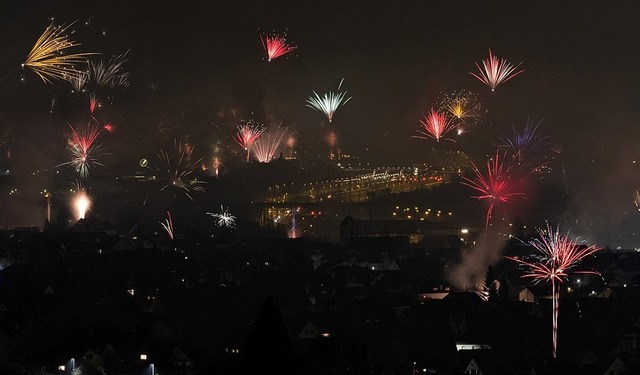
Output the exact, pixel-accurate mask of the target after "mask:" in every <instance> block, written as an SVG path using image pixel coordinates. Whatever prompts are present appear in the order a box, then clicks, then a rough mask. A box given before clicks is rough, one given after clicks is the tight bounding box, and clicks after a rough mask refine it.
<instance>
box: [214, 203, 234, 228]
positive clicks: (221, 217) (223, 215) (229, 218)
mask: <svg viewBox="0 0 640 375" xmlns="http://www.w3.org/2000/svg"><path fill="white" fill-rule="evenodd" d="M207 215H210V216H213V218H214V219H216V220H217V221H216V224H217V225H218V226H219V227H226V228H233V227H235V225H236V217H235V216H233V215H231V214H230V213H229V209H228V208H227V209H225V208H224V207H223V206H222V205H220V213H214V212H207Z"/></svg>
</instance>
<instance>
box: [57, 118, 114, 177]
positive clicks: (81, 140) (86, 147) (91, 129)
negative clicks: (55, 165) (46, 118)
mask: <svg viewBox="0 0 640 375" xmlns="http://www.w3.org/2000/svg"><path fill="white" fill-rule="evenodd" d="M69 127H70V128H71V136H70V137H69V140H68V142H67V149H68V150H69V152H70V153H71V160H70V161H68V162H66V163H62V164H60V165H71V166H72V167H74V168H75V171H76V173H78V175H80V177H81V178H83V179H85V180H86V179H87V178H88V177H89V170H90V169H91V167H92V166H93V165H99V166H104V165H103V164H102V163H100V162H98V161H97V159H96V158H97V156H99V155H100V153H101V151H102V145H101V144H99V143H97V142H96V141H97V140H98V137H99V136H100V134H101V132H102V128H100V127H97V126H93V125H92V124H91V123H89V124H87V127H86V128H85V129H84V130H83V131H76V130H75V129H74V128H73V127H72V126H71V125H69Z"/></svg>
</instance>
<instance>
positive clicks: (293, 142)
mask: <svg viewBox="0 0 640 375" xmlns="http://www.w3.org/2000/svg"><path fill="white" fill-rule="evenodd" d="M295 145H296V138H295V137H294V136H293V134H291V135H289V138H288V139H287V146H289V158H290V159H293V147H294V146H295Z"/></svg>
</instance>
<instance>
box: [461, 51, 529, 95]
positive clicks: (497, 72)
mask: <svg viewBox="0 0 640 375" xmlns="http://www.w3.org/2000/svg"><path fill="white" fill-rule="evenodd" d="M521 64H522V63H520V64H518V65H515V66H514V65H512V64H511V63H509V62H507V60H505V59H503V58H498V57H497V56H494V55H493V53H491V50H489V57H488V58H487V59H486V60H482V68H481V67H480V65H478V63H476V67H478V71H479V72H480V74H479V75H478V74H475V73H473V72H469V74H471V75H472V76H474V77H475V78H477V79H478V80H479V81H480V82H482V83H484V84H485V85H487V86H488V87H489V88H490V89H491V91H495V89H496V87H497V86H498V85H499V84H501V83H503V82H507V81H508V80H510V79H511V78H513V77H515V76H517V75H518V74H520V73H522V72H524V70H519V71H516V69H518V67H519V66H520V65H521Z"/></svg>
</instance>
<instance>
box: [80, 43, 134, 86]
mask: <svg viewBox="0 0 640 375" xmlns="http://www.w3.org/2000/svg"><path fill="white" fill-rule="evenodd" d="M128 53H129V52H128V51H127V52H125V53H123V54H121V55H117V56H114V57H112V58H111V59H109V61H106V62H105V61H103V60H100V61H99V62H94V61H88V62H87V72H86V82H87V83H89V84H90V85H91V86H92V87H93V89H97V88H99V87H104V88H109V89H111V90H114V89H116V88H121V89H126V88H127V87H129V72H126V71H124V67H123V65H124V63H125V62H127V61H128V59H127V58H126V57H127V54H128Z"/></svg>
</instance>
